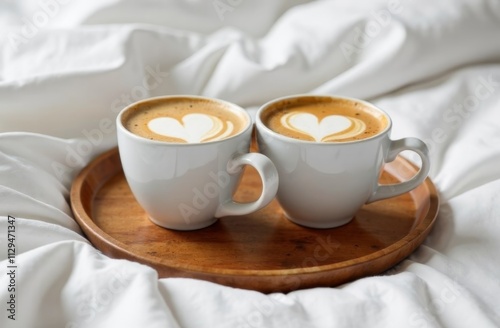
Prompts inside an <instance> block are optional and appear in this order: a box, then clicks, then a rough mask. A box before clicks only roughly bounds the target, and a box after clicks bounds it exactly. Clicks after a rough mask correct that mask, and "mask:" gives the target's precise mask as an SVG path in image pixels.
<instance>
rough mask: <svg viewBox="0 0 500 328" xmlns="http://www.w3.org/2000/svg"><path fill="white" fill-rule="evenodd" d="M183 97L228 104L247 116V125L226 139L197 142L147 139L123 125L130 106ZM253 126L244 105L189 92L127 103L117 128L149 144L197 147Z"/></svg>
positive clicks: (117, 119)
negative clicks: (123, 119) (124, 115)
mask: <svg viewBox="0 0 500 328" xmlns="http://www.w3.org/2000/svg"><path fill="white" fill-rule="evenodd" d="M181 98H184V99H186V98H187V99H189V98H191V99H198V100H206V101H211V102H215V103H220V104H223V105H226V106H228V107H229V108H231V110H236V111H238V112H240V113H241V114H242V115H243V116H245V119H246V125H245V126H244V127H243V129H241V131H240V132H238V133H237V134H235V135H232V136H230V137H227V138H224V139H221V140H213V141H207V142H196V143H183V142H166V141H160V140H151V139H147V138H144V137H141V136H138V135H136V134H134V133H132V132H130V131H129V130H127V129H126V128H125V126H123V123H122V117H123V114H124V113H125V112H126V111H128V110H129V109H130V108H133V107H136V106H139V105H141V104H143V103H147V102H150V101H158V100H172V99H181ZM252 127H253V122H252V118H251V116H250V114H249V113H248V112H247V111H246V110H245V109H244V108H243V107H240V106H238V105H236V104H234V103H231V102H229V101H225V100H222V99H218V98H212V97H206V96H198V95H189V94H178V95H177V94H176V95H165V96H157V97H149V98H145V99H141V100H138V101H136V102H133V103H131V104H129V105H127V106H126V107H125V108H123V109H121V110H120V112H119V113H118V116H117V117H116V128H117V130H119V131H120V132H122V133H124V134H125V135H127V136H128V137H130V138H133V139H134V140H136V141H138V142H143V143H146V144H149V145H162V146H175V147H195V146H200V145H211V144H217V143H223V142H227V141H229V140H232V139H234V138H237V137H238V136H241V135H242V134H244V133H245V132H246V131H248V129H251V128H252Z"/></svg>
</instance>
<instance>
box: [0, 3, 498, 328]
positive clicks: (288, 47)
mask: <svg viewBox="0 0 500 328" xmlns="http://www.w3.org/2000/svg"><path fill="white" fill-rule="evenodd" d="M296 93H323V94H341V95H347V96H354V97H358V98H363V99H367V100H369V101H372V102H374V103H375V104H377V105H379V106H380V107H382V108H383V109H385V110H386V111H387V112H388V113H389V114H390V115H391V116H392V118H393V121H394V129H393V134H392V137H393V138H394V139H395V138H400V137H406V136H416V137H419V138H422V139H423V140H425V141H426V142H427V143H428V145H429V148H430V153H431V161H432V169H431V173H430V177H431V178H432V179H433V181H434V182H435V183H436V185H437V188H438V190H439V192H440V196H441V200H442V205H441V209H440V212H439V216H438V220H437V222H436V226H435V228H434V229H433V231H432V232H431V234H430V235H429V237H428V238H427V239H426V240H425V242H424V243H423V245H422V246H420V247H419V248H418V249H417V250H416V251H415V252H414V253H413V254H412V255H411V256H410V257H409V258H408V259H406V260H404V261H403V262H402V263H400V264H399V265H397V266H396V267H394V268H393V269H391V270H389V271H388V272H386V273H384V274H382V275H379V276H376V277H367V278H364V279H359V280H357V281H354V282H352V283H348V284H345V285H342V286H339V287H336V288H315V289H308V290H299V291H295V292H291V293H288V294H281V293H274V294H269V295H265V294H261V293H258V292H255V291H247V290H240V289H234V288H229V287H225V286H220V285H217V284H213V283H210V282H205V281H198V280H193V279H180V278H169V279H158V277H157V274H156V272H155V271H154V270H153V269H151V268H149V267H147V266H144V265H140V264H137V263H134V262H129V261H125V260H116V259H111V258H109V257H107V256H104V255H102V254H101V253H100V252H99V251H98V250H96V249H95V248H94V247H93V246H92V245H91V244H90V243H89V242H88V241H87V240H86V239H85V238H84V236H83V235H82V233H81V231H80V229H79V227H78V225H77V224H76V223H75V221H74V219H73V216H72V213H71V209H70V207H69V203H68V201H69V199H68V198H69V188H70V185H71V181H72V179H73V178H74V177H75V175H76V174H77V173H78V171H79V170H80V169H81V168H82V167H84V166H85V165H86V163H88V162H89V161H90V160H91V159H92V158H93V157H95V156H96V155H97V154H99V153H102V152H103V151H105V150H107V149H109V148H111V147H113V146H115V145H116V139H115V130H114V126H113V125H112V122H113V120H114V118H115V117H116V114H117V111H118V110H119V109H120V108H122V107H123V106H125V105H126V104H128V103H130V102H131V101H134V100H138V99H141V98H145V97H149V96H158V95H164V94H200V95H206V96H211V97H217V98H221V99H225V100H228V101H232V102H235V103H237V104H239V105H241V106H243V107H245V108H247V109H248V110H249V111H250V112H251V113H255V110H256V109H257V108H258V106H260V105H262V104H263V103H264V102H266V101H268V100H271V99H273V98H277V97H280V96H284V95H290V94H296ZM110 122H111V123H110ZM0 132H1V133H0V260H1V262H0V326H1V327H150V328H151V327H421V328H422V327H471V326H474V327H498V326H500V305H499V303H498V295H500V279H499V272H500V256H499V255H498V253H499V250H500V238H499V236H500V192H499V191H500V180H499V178H500V165H499V164H500V2H499V1H496V0H490V1H487V0H483V1H466V0H460V1H458V0H453V1H452V0H446V1H444V0H443V1H429V0H426V1H416V0H400V1H397V0H394V1H360V0H357V1H313V2H306V1H284V0H280V1H264V0H258V1H257V0H256V1H246V0H214V1H202V0H184V1H174V0H170V1H152V0H149V1H132V0H128V1H127V0H106V1H99V2H97V1H96V2H89V1H83V0H72V1H71V0H42V1H8V0H6V1H3V2H0ZM407 156H408V158H410V159H411V160H414V159H415V158H414V157H413V156H412V155H411V154H407ZM9 215H10V216H13V217H15V218H16V220H15V229H16V230H15V235H16V240H15V243H16V253H17V254H16V262H15V265H17V268H16V269H15V270H16V275H15V279H14V283H15V288H16V291H15V301H16V307H15V309H16V312H15V320H12V319H11V318H9V315H11V313H10V312H9V311H7V310H8V309H9V307H10V305H9V304H8V303H7V302H8V301H9V300H10V295H11V294H12V293H11V292H9V285H10V284H11V283H12V281H11V276H9V273H10V272H11V271H10V270H12V269H10V268H8V266H9V265H10V263H9V259H8V248H9V247H8V235H7V233H8V229H9V228H8V226H9V225H10V226H12V224H10V223H9V220H8V216H9Z"/></svg>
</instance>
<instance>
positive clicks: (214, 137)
mask: <svg viewBox="0 0 500 328" xmlns="http://www.w3.org/2000/svg"><path fill="white" fill-rule="evenodd" d="M122 123H123V126H124V127H125V128H126V129H127V130H129V131H130V132H132V133H133V134H135V135H138V136H140V137H143V138H147V139H150V140H157V141H164V142H173V143H203V142H210V141H218V140H223V139H226V138H230V137H232V136H234V135H237V134H238V133H240V132H241V131H242V130H243V129H244V128H245V127H246V126H247V125H248V124H249V122H248V118H247V117H246V116H245V115H242V113H240V112H236V111H234V110H233V109H231V106H229V105H226V104H224V103H220V102H218V101H215V100H211V99H202V98H192V97H191V98H182V97H177V98H169V99H156V100H151V101H149V102H147V103H146V104H142V105H141V106H135V107H132V108H131V109H130V110H128V111H127V112H126V113H124V115H123V116H122Z"/></svg>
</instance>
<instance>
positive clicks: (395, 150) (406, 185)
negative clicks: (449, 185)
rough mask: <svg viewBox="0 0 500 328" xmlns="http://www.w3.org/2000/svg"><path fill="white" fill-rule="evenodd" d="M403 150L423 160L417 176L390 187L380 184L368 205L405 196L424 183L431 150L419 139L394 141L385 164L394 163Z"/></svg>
mask: <svg viewBox="0 0 500 328" xmlns="http://www.w3.org/2000/svg"><path fill="white" fill-rule="evenodd" d="M403 150H411V151H414V152H416V153H417V154H418V155H419V156H420V158H421V159H422V166H421V167H420V170H419V171H418V173H417V174H415V176H413V178H411V179H410V180H408V181H404V182H401V183H397V184H390V185H380V184H379V185H378V187H377V189H375V191H374V192H373V194H372V196H371V197H370V198H369V199H368V201H367V203H371V202H374V201H377V200H381V199H385V198H390V197H395V196H398V195H401V194H404V193H405V192H408V191H410V190H412V189H415V188H416V187H417V186H418V185H419V184H421V183H422V182H424V180H425V178H426V177H427V174H428V173H429V168H430V161H429V150H428V148H427V145H426V144H425V143H424V142H423V141H422V140H420V139H417V138H403V139H399V140H393V141H391V145H390V147H389V152H388V154H387V157H386V159H385V162H386V163H387V162H392V161H393V160H394V159H395V158H396V156H397V155H398V154H399V153H400V152H402V151H403Z"/></svg>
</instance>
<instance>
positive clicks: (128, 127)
mask: <svg viewBox="0 0 500 328" xmlns="http://www.w3.org/2000/svg"><path fill="white" fill-rule="evenodd" d="M116 123H117V137H118V148H119V153H120V159H121V163H122V167H123V172H124V174H125V178H126V180H127V182H128V184H129V186H130V189H131V191H132V193H133V195H134V196H135V199H136V200H137V202H138V203H139V204H140V205H141V206H142V208H143V209H144V210H145V212H146V214H147V216H148V217H149V219H150V220H151V221H152V222H153V223H155V224H157V225H159V226H162V227H165V228H169V229H175V230H195V229H200V228H204V227H207V226H209V225H211V224H213V223H215V222H216V221H217V219H218V218H219V217H223V216H233V215H235V216H236V215H245V214H249V213H252V212H255V211H257V210H259V209H261V208H263V207H264V206H266V205H267V204H268V203H269V202H270V201H271V200H272V199H273V198H274V196H275V194H276V190H277V189H278V174H277V172H276V168H275V167H274V165H273V163H272V162H271V161H270V160H269V159H268V158H267V157H265V156H264V155H262V154H259V153H249V148H250V141H251V135H252V128H253V125H252V121H251V118H250V116H249V114H248V113H247V112H246V111H245V110H244V109H243V108H241V107H239V106H237V105H235V104H231V103H229V102H226V101H222V100H218V99H213V98H206V97H198V96H164V97H158V98H150V99H145V100H142V101H139V102H137V103H134V104H131V105H129V106H128V107H126V108H124V109H123V110H122V111H121V112H120V114H119V115H118V117H117V119H116ZM245 165H250V166H252V167H253V168H254V169H255V170H256V171H257V172H258V174H259V175H260V177H261V180H262V185H263V187H262V192H261V195H260V196H259V198H258V199H257V200H255V201H253V202H249V203H239V202H235V201H234V200H233V198H232V197H233V194H234V193H235V191H236V189H237V188H238V184H239V182H240V177H241V174H242V168H243V167H244V166H245Z"/></svg>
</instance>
